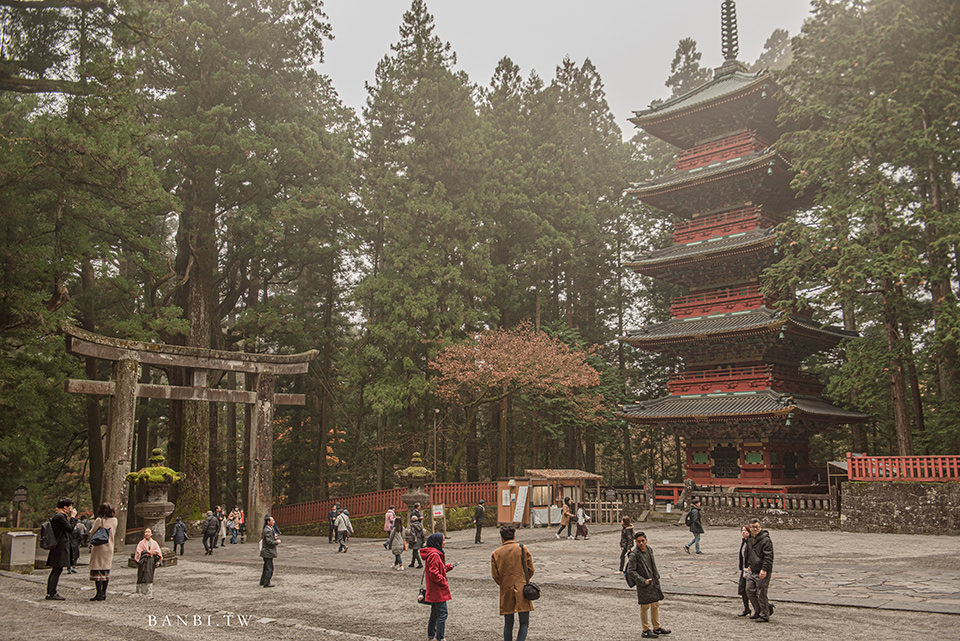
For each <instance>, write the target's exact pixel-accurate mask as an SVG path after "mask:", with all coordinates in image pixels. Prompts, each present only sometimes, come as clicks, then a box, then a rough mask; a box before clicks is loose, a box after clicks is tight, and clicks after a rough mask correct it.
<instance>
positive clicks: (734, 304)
mask: <svg viewBox="0 0 960 641" xmlns="http://www.w3.org/2000/svg"><path fill="white" fill-rule="evenodd" d="M768 303H770V304H772V303H773V299H771V298H768V297H766V296H764V295H763V294H761V293H760V286H759V285H743V286H740V287H728V288H724V289H712V290H710V291H706V292H698V293H696V294H688V295H686V296H677V297H676V298H674V299H673V301H671V305H670V315H671V316H672V317H674V318H691V317H693V316H706V315H708V314H722V313H726V312H738V311H745V310H750V309H758V308H760V307H763V306H764V305H765V304H768Z"/></svg>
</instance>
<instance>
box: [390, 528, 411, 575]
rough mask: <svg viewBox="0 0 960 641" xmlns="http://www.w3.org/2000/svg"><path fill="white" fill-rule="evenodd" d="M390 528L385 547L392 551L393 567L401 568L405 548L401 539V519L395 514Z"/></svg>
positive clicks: (395, 568)
mask: <svg viewBox="0 0 960 641" xmlns="http://www.w3.org/2000/svg"><path fill="white" fill-rule="evenodd" d="M392 525H393V527H392V528H391V529H390V536H388V537H387V543H388V544H389V546H388V547H387V549H388V550H390V551H391V552H392V553H393V569H394V570H402V569H403V551H404V550H405V549H407V547H406V543H404V539H403V519H402V518H400V517H399V516H395V517H394V519H393V523H392Z"/></svg>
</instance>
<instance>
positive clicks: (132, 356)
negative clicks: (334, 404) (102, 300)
mask: <svg viewBox="0 0 960 641" xmlns="http://www.w3.org/2000/svg"><path fill="white" fill-rule="evenodd" d="M63 332H64V334H65V335H66V343H67V351H68V352H69V353H71V354H75V355H77V356H91V357H94V358H99V359H103V360H107V361H113V375H112V377H111V379H112V380H109V381H91V380H77V379H69V380H67V383H66V390H67V391H68V392H73V393H79V394H98V395H104V396H110V397H111V400H110V412H109V417H108V420H107V434H106V451H105V452H104V457H103V484H102V486H101V487H102V491H101V496H102V497H103V499H104V500H106V499H108V498H109V499H110V500H111V502H113V504H114V505H115V506H116V509H117V521H118V524H117V530H118V531H119V532H118V536H117V537H116V547H117V550H118V551H123V539H124V536H123V535H124V533H125V532H126V528H127V503H128V502H129V484H128V483H127V481H126V475H127V473H128V472H130V471H131V469H132V467H133V434H134V420H135V417H136V406H137V398H138V397H140V398H156V399H168V400H177V401H200V402H216V403H243V404H247V405H252V406H254V407H255V420H251V421H249V426H248V432H247V451H246V457H245V459H246V470H247V506H246V508H247V517H248V520H250V522H252V523H254V524H255V526H256V527H259V526H258V525H257V524H259V523H260V522H262V520H263V517H264V516H265V515H266V514H267V513H268V512H269V510H270V507H271V505H272V504H273V413H274V407H275V406H276V405H304V404H305V403H306V397H305V396H304V395H303V394H277V393H274V380H275V377H276V376H277V375H278V374H280V375H282V374H303V373H305V372H306V371H307V368H308V367H309V366H310V361H312V360H313V359H315V358H316V357H317V355H318V354H319V352H318V351H317V350H310V351H309V352H303V353H300V354H290V355H279V354H250V353H246V352H227V351H222V350H215V349H203V348H198V347H184V346H181V345H167V344H163V343H146V342H141V341H131V340H123V339H118V338H110V337H108V336H101V335H99V334H94V333H92V332H88V331H86V330H83V329H80V328H77V327H73V326H64V327H63ZM141 363H143V364H146V365H154V366H157V367H160V368H164V367H180V368H183V369H184V370H186V377H185V380H187V381H190V382H191V383H192V385H190V386H182V385H152V384H142V383H140V382H139V380H138V379H139V369H140V364H141ZM208 371H226V372H242V373H244V374H246V375H252V377H253V384H252V385H248V387H249V388H250V391H247V390H225V389H217V388H211V387H208V386H207V372H208ZM91 445H92V444H91ZM172 464H173V465H176V464H177V462H176V461H173V462H172Z"/></svg>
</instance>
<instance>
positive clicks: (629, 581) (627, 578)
mask: <svg viewBox="0 0 960 641" xmlns="http://www.w3.org/2000/svg"><path fill="white" fill-rule="evenodd" d="M623 580H624V581H626V582H627V587H630V588H635V587H637V584H636V582H635V581H634V580H633V579H631V578H630V575H629V574H627V573H626V572H624V573H623Z"/></svg>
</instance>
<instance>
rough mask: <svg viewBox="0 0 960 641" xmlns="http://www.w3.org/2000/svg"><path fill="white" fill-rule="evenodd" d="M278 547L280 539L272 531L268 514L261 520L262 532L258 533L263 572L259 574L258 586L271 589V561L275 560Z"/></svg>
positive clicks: (271, 521)
mask: <svg viewBox="0 0 960 641" xmlns="http://www.w3.org/2000/svg"><path fill="white" fill-rule="evenodd" d="M278 545H280V537H278V536H277V532H276V531H275V530H274V529H273V517H272V516H270V515H269V514H268V515H266V516H265V517H264V518H263V531H262V532H261V533H260V556H261V557H262V558H263V572H261V573H260V586H261V587H264V588H272V587H273V583H270V579H272V578H273V560H274V559H275V558H277V546H278Z"/></svg>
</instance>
